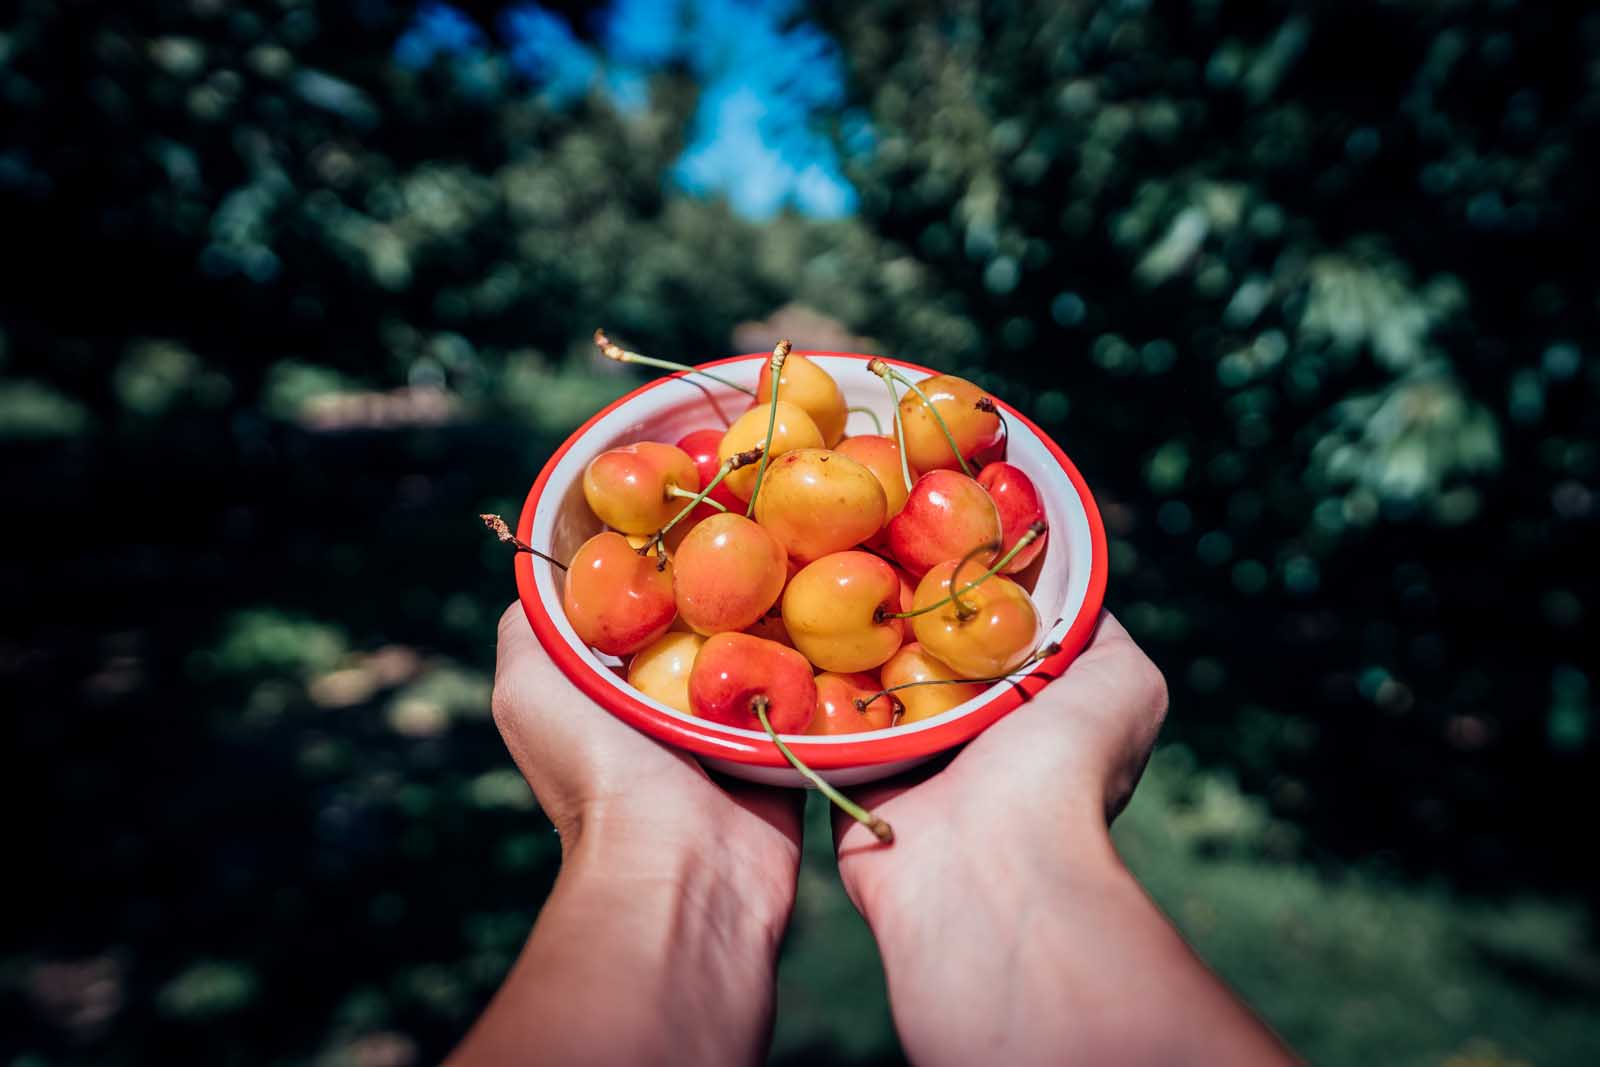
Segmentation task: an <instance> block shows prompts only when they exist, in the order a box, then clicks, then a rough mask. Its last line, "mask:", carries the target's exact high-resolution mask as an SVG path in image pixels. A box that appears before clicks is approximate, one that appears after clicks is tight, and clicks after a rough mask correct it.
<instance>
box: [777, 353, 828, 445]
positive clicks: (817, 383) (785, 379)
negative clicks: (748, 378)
mask: <svg viewBox="0 0 1600 1067" xmlns="http://www.w3.org/2000/svg"><path fill="white" fill-rule="evenodd" d="M778 395H779V396H780V397H782V398H783V399H784V400H786V401H788V402H789V403H791V404H793V405H795V406H796V407H798V408H800V409H801V410H802V411H804V412H805V413H806V414H807V415H810V416H811V421H812V422H814V423H816V425H817V430H818V432H820V433H821V434H822V443H823V445H824V446H825V447H827V448H832V447H833V446H834V445H835V444H837V443H838V441H839V438H841V437H843V436H844V423H845V419H847V418H848V417H849V415H850V413H849V411H848V409H846V407H845V403H844V394H843V393H842V392H840V391H839V383H838V382H836V381H834V380H833V376H832V375H831V374H829V373H828V372H827V371H825V370H823V369H822V368H821V367H819V366H817V365H816V364H815V363H813V362H811V361H810V360H809V359H807V358H806V357H805V356H802V355H799V354H797V353H790V354H789V356H788V358H787V359H786V360H785V361H784V364H783V369H782V370H781V371H779V372H778ZM770 399H772V364H771V363H770V362H768V363H763V364H762V365H761V377H759V378H758V379H756V407H758V408H762V409H763V410H764V409H765V407H766V404H767V401H768V400H770Z"/></svg>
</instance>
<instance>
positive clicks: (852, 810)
mask: <svg viewBox="0 0 1600 1067" xmlns="http://www.w3.org/2000/svg"><path fill="white" fill-rule="evenodd" d="M767 704H768V701H767V698H766V697H765V696H756V697H752V698H751V700H750V710H751V711H753V712H755V715H756V718H757V719H760V720H761V728H762V729H763V730H765V731H767V736H768V737H770V738H771V739H772V743H773V744H775V745H777V746H778V751H779V752H781V753H783V758H784V759H786V760H788V761H789V764H790V766H792V767H794V769H795V770H797V771H799V772H800V773H801V775H802V776H804V778H805V780H806V781H808V782H810V783H811V784H812V785H814V786H816V787H817V789H818V791H820V792H821V793H822V795H823V796H825V797H827V798H828V799H829V800H831V801H833V802H834V803H835V804H837V805H838V806H839V810H841V811H843V812H844V813H845V814H846V815H848V816H850V817H851V818H852V819H854V820H855V821H856V822H858V823H860V824H861V825H862V826H865V827H866V828H867V829H868V830H871V831H872V832H873V834H875V835H876V836H877V838H878V840H879V841H882V842H883V843H884V844H886V845H888V844H893V843H894V829H893V828H892V827H891V826H890V825H889V824H888V823H886V822H884V821H883V820H882V819H880V818H878V817H877V816H876V815H874V814H872V812H870V811H868V810H867V809H866V808H863V807H862V806H861V805H860V804H857V803H856V802H855V801H853V800H851V799H850V798H849V797H847V796H845V795H844V794H843V793H841V792H839V791H838V790H837V789H835V788H834V787H833V786H831V785H829V784H828V783H827V782H826V781H825V780H824V779H823V777H822V775H820V774H818V773H817V772H816V771H814V770H812V769H811V768H810V767H807V766H806V765H805V763H804V762H803V761H802V760H801V759H800V757H799V756H796V755H795V754H794V753H793V752H791V751H789V746H788V745H786V744H784V743H783V738H781V737H779V736H778V731H776V730H774V729H773V728H772V722H771V720H769V719H768V718H767Z"/></svg>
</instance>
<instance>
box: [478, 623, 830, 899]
mask: <svg viewBox="0 0 1600 1067" xmlns="http://www.w3.org/2000/svg"><path fill="white" fill-rule="evenodd" d="M493 706H494V720H495V724H496V725H497V726H498V727H499V728H500V734H501V736H502V737H503V738H504V740H505V743H506V748H508V749H509V750H510V752H511V756H512V758H513V759H514V760H515V761H516V764H517V768H518V769H519V770H520V771H521V772H522V775H523V777H524V778H526V779H527V781H528V785H529V786H530V787H532V789H533V792H534V795H535V796H536V797H537V798H538V800H539V804H540V806H541V807H542V808H543V809H544V811H545V814H546V815H548V816H549V818H550V821H551V822H553V823H554V824H555V827H556V830H557V831H558V832H559V833H560V834H561V843H562V852H563V854H564V855H566V856H571V855H573V853H574V852H575V850H576V848H577V846H578V843H579V841H580V840H583V839H585V838H588V837H590V836H592V835H599V836H601V837H602V838H603V839H604V840H605V842H606V844H607V847H606V849H605V854H606V855H607V856H608V857H609V862H611V863H613V864H615V863H626V864H630V865H631V864H637V865H638V866H639V867H641V868H642V869H641V870H639V871H638V872H637V873H641V874H652V873H656V871H658V870H661V869H668V868H673V867H677V866H678V865H680V864H681V863H682V861H683V859H684V857H686V856H689V857H694V858H695V861H696V862H704V863H715V864H719V865H720V864H728V863H731V864H732V865H733V866H732V868H731V870H732V871H736V872H737V875H738V877H739V878H740V879H742V880H743V881H742V883H741V888H742V890H743V891H744V892H745V893H746V894H748V896H749V900H748V902H749V904H750V905H751V906H752V907H763V908H765V909H770V911H771V912H773V913H775V914H779V915H783V916H787V914H788V912H789V908H790V906H791V905H792V903H793V899H794V888H795V879H796V877H797V874H798V871H799V864H800V832H801V810H802V804H803V800H804V796H803V794H802V793H801V792H800V791H798V790H784V791H781V792H780V791H777V790H772V789H765V788H761V787H757V786H750V785H746V784H744V783H731V782H723V781H714V780H713V779H712V778H711V777H710V776H709V775H708V774H707V773H706V771H705V770H704V769H703V768H702V767H701V766H700V765H699V764H698V763H696V762H695V761H694V759H693V758H691V757H690V756H689V755H687V754H686V753H683V752H678V751H675V750H673V749H670V748H668V747H666V746H665V745H663V744H661V743H659V742H657V741H655V740H653V739H651V738H649V737H646V736H645V735H644V734H641V733H639V732H638V731H637V730H635V729H633V728H632V727H631V726H629V725H627V724H626V723H624V722H622V721H621V720H619V719H617V718H615V717H614V716H612V715H611V714H609V713H608V712H607V711H605V709H603V708H601V707H600V706H599V705H597V704H596V703H595V702H594V701H593V700H590V699H589V698H588V697H587V696H585V695H583V694H582V693H581V692H579V691H578V689H577V688H576V687H575V686H574V685H573V684H572V683H571V682H570V681H568V680H567V678H566V676H565V675H564V674H562V673H561V671H560V669H559V668H558V667H556V665H555V664H554V663H552V662H551V660H550V657H549V655H548V654H546V652H545V650H544V648H543V646H541V645H540V644H539V641H538V638H536V637H535V636H534V634H533V630H532V628H531V627H530V626H529V625H528V620H527V618H526V616H524V614H523V611H522V607H521V605H520V604H515V603H514V604H512V605H511V606H510V607H509V608H507V609H506V611H505V613H504V614H503V615H502V616H501V617H500V645H499V654H498V658H497V661H496V667H495V681H494V701H493ZM623 873H626V872H623Z"/></svg>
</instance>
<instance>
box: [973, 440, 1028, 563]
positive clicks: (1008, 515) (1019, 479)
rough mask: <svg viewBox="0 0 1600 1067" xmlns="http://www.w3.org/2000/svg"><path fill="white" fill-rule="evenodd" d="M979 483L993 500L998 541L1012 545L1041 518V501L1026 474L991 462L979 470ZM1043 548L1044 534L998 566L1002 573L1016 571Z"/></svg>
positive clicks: (1014, 468) (1010, 466)
mask: <svg viewBox="0 0 1600 1067" xmlns="http://www.w3.org/2000/svg"><path fill="white" fill-rule="evenodd" d="M978 484H979V485H981V486H983V488H984V489H985V490H986V491H987V492H988V493H989V496H990V498H991V499H993V500H994V506H995V510H996V511H998V512H999V513H1000V543H1001V544H1005V545H1011V544H1015V543H1016V541H1017V538H1019V537H1021V536H1022V535H1023V533H1024V532H1026V530H1027V529H1028V527H1029V526H1032V525H1033V524H1034V523H1036V522H1040V521H1042V520H1043V519H1044V501H1042V500H1040V499H1039V490H1038V489H1036V488H1034V485H1033V482H1032V481H1031V480H1030V479H1029V478H1028V476H1027V475H1026V474H1023V473H1022V472H1021V471H1020V470H1018V469H1017V468H1016V467H1013V466H1012V465H1011V464H1009V463H991V464H989V465H988V466H987V467H985V468H983V470H981V471H979V472H978ZM1043 551H1044V537H1043V536H1040V538H1039V539H1038V540H1037V541H1035V542H1033V544H1031V545H1029V546H1028V547H1027V548H1025V549H1023V550H1022V551H1021V552H1019V553H1017V554H1016V555H1015V556H1014V557H1012V560H1011V562H1010V563H1007V564H1006V565H1005V566H1004V567H1002V568H1001V573H1002V574H1016V573H1018V572H1019V571H1023V570H1026V569H1027V567H1028V564H1030V563H1032V562H1033V561H1034V560H1035V559H1038V558H1039V553H1041V552H1043Z"/></svg>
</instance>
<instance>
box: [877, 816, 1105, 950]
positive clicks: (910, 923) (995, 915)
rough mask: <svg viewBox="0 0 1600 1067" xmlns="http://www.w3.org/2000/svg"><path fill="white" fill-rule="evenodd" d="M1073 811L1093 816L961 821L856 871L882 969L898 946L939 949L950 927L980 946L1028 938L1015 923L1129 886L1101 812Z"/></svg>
mask: <svg viewBox="0 0 1600 1067" xmlns="http://www.w3.org/2000/svg"><path fill="white" fill-rule="evenodd" d="M1075 810H1082V811H1087V812H1089V814H1088V816H1087V817H1068V816H1066V815H1063V816H1062V817H1061V818H1058V819H1045V820H1041V819H1038V818H1036V817H1035V818H1030V819H1029V820H1027V821H1026V822H1007V821H1005V820H998V821H997V820H995V819H994V818H993V817H992V815H984V814H982V813H978V814H976V815H974V814H964V815H958V816H956V818H955V820H954V821H955V825H953V826H952V827H951V828H950V831H951V832H949V833H947V834H940V835H920V837H921V839H920V840H919V841H917V842H916V843H915V844H912V843H911V842H909V841H903V842H897V843H896V844H895V846H894V848H895V849H897V850H898V849H901V848H902V847H905V846H908V845H909V846H910V847H907V848H906V851H907V852H909V851H911V850H912V849H913V848H914V849H916V851H917V852H918V854H917V855H916V856H909V855H905V854H902V855H900V856H898V857H894V858H893V859H892V861H891V862H887V863H884V864H882V865H881V866H878V867H873V866H872V865H866V864H862V865H857V866H856V868H855V869H854V870H852V875H853V877H852V878H851V879H850V882H851V884H850V889H851V893H852V896H853V898H854V899H855V901H856V904H857V907H858V908H859V909H860V911H861V913H862V916H863V917H864V918H865V919H866V921H867V923H868V924H869V925H870V926H871V927H872V929H873V932H874V935H875V936H876V937H877V938H878V940H879V944H880V947H881V948H882V949H883V952H884V957H885V961H886V963H887V962H888V960H889V958H890V956H891V955H895V954H897V953H898V952H899V950H900V949H901V948H902V947H903V948H904V949H905V950H906V951H907V952H916V951H921V950H924V949H933V950H935V951H937V947H936V946H938V945H939V944H940V943H941V942H942V941H943V939H944V938H945V937H946V936H947V932H948V931H950V930H951V929H961V930H968V931H972V932H973V933H974V934H975V935H976V936H978V937H979V938H980V939H982V940H985V941H992V940H995V939H998V940H1000V941H1002V942H1003V941H1005V940H1007V939H1010V938H1024V939H1025V938H1027V937H1029V936H1031V935H1030V932H1029V931H1028V930H1027V929H1026V928H1025V924H1019V923H1018V922H1017V917H1018V916H1019V915H1022V914H1035V915H1048V914H1049V913H1050V911H1051V909H1053V908H1055V907H1059V906H1063V903H1062V902H1064V901H1068V900H1070V899H1072V898H1073V897H1074V896H1075V895H1077V894H1080V893H1084V892H1100V891H1103V890H1104V889H1105V888H1106V887H1108V886H1112V885H1117V884H1121V883H1123V882H1126V881H1128V880H1129V879H1130V878H1131V876H1130V875H1129V874H1128V872H1127V869H1126V868H1125V867H1124V866H1123V865H1122V861H1121V859H1120V857H1119V856H1118V855H1117V852H1116V849H1115V847H1114V845H1113V844H1112V842H1111V836H1110V832H1109V829H1108V827H1107V826H1106V824H1105V822H1104V820H1103V818H1102V817H1101V816H1100V815H1099V809H1098V808H1094V809H1089V808H1084V809H1075ZM963 824H972V825H971V826H970V827H967V826H963ZM990 824H992V825H990ZM907 836H908V837H909V835H907ZM930 836H932V837H933V839H931V840H930V839H929V838H930ZM863 858H866V857H863ZM873 858H877V857H873ZM885 858H888V857H885ZM913 872H914V873H913ZM1034 932H1035V933H1036V932H1037V931H1034Z"/></svg>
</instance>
